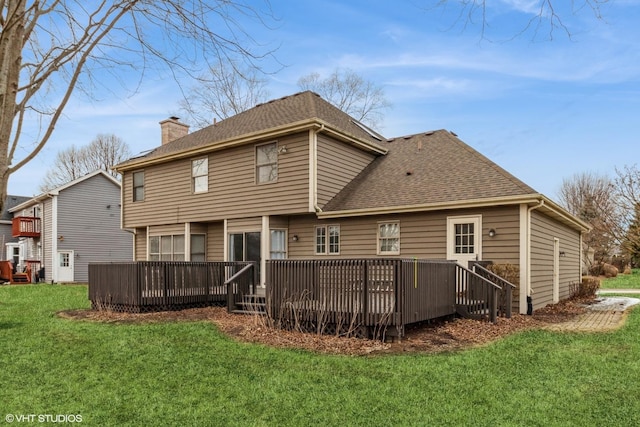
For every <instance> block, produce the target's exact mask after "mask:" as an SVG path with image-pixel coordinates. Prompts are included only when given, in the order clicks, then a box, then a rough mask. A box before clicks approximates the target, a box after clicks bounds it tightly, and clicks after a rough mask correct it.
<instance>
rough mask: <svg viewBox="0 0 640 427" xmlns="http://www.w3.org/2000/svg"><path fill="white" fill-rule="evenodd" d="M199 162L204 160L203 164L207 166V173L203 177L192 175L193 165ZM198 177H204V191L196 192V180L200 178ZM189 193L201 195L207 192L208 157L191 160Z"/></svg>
mask: <svg viewBox="0 0 640 427" xmlns="http://www.w3.org/2000/svg"><path fill="white" fill-rule="evenodd" d="M199 160H204V161H205V164H206V166H207V173H206V174H203V175H194V173H193V166H194V163H195V162H197V161H199ZM200 177H206V178H207V179H206V185H205V188H204V190H199V191H196V178H200ZM191 192H192V193H193V194H202V193H207V192H209V157H199V158H197V159H193V160H191Z"/></svg>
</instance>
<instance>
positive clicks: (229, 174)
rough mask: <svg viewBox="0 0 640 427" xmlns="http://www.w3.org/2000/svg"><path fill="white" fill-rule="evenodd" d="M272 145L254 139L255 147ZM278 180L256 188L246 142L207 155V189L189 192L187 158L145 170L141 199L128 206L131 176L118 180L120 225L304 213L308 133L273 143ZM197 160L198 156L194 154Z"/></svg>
mask: <svg viewBox="0 0 640 427" xmlns="http://www.w3.org/2000/svg"><path fill="white" fill-rule="evenodd" d="M265 142H271V140H266V141H259V142H256V144H261V143H265ZM277 143H278V147H282V146H284V145H286V146H287V151H286V153H282V154H279V155H278V180H277V182H272V183H265V184H256V180H255V146H256V144H246V145H243V146H240V147H235V148H229V149H226V150H221V151H216V152H213V153H211V154H209V156H208V159H209V190H208V191H207V192H206V193H198V194H192V191H191V160H193V159H192V158H188V159H181V160H174V161H171V162H167V163H163V164H159V165H154V166H148V167H146V168H144V173H145V188H144V191H145V197H144V201H141V202H133V201H132V200H133V194H132V191H133V182H132V179H133V178H132V177H133V172H135V171H127V172H126V173H125V174H124V177H123V185H124V191H123V198H124V200H123V203H124V227H128V228H133V227H139V226H145V225H160V224H166V223H185V222H209V221H218V220H222V219H225V218H240V217H246V216H259V215H276V214H282V213H302V212H308V210H309V134H308V132H304V133H298V134H295V135H290V136H287V137H282V138H280V139H278V140H277ZM196 157H202V156H195V157H194V158H196Z"/></svg>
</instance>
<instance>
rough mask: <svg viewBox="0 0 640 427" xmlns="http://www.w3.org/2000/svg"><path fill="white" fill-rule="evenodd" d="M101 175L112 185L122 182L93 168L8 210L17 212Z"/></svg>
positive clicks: (118, 184) (118, 185)
mask: <svg viewBox="0 0 640 427" xmlns="http://www.w3.org/2000/svg"><path fill="white" fill-rule="evenodd" d="M98 175H100V176H103V177H104V178H105V179H106V180H107V181H109V182H111V183H112V184H113V185H115V186H117V187H120V186H121V185H122V184H121V183H120V181H118V180H117V179H115V178H114V177H113V176H111V175H109V174H108V173H107V172H105V171H103V170H102V169H98V170H95V171H93V172H91V173H88V174H86V175H84V176H81V177H80V178H77V179H74V180H73V181H69V182H67V183H66V184H63V185H61V186H59V187H56V188H54V189H52V190H49V191H46V192H44V193H42V194H39V195H38V196H35V197H33V198H29V199H27V200H26V201H24V202H23V203H20V204H19V205H15V206H14V207H12V208H10V209H9V212H17V211H19V210H22V209H24V208H26V207H29V206H30V205H34V204H36V203H40V202H41V201H42V200H44V199H47V198H49V197H51V196H57V195H58V194H60V192H61V191H64V190H66V189H67V188H69V187H73V186H74V185H76V184H79V183H81V182H84V181H87V180H89V179H91V178H93V177H95V176H98Z"/></svg>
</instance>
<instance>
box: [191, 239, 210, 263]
mask: <svg viewBox="0 0 640 427" xmlns="http://www.w3.org/2000/svg"><path fill="white" fill-rule="evenodd" d="M206 260H207V259H206V239H205V235H204V234H192V235H191V261H206Z"/></svg>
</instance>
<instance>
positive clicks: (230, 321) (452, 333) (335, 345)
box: [58, 298, 593, 355]
mask: <svg viewBox="0 0 640 427" xmlns="http://www.w3.org/2000/svg"><path fill="white" fill-rule="evenodd" d="M592 301H593V298H590V299H582V300H567V301H562V302H560V303H559V304H555V305H552V306H547V307H545V308H543V309H540V310H536V311H535V312H534V313H533V315H532V316H526V315H520V314H514V315H513V316H512V318H511V319H505V318H499V319H498V321H497V323H495V324H494V323H490V322H480V321H476V320H470V319H454V320H450V321H444V320H443V321H435V322H431V323H425V324H421V325H414V326H411V327H408V328H407V330H406V331H405V336H404V337H403V338H402V339H401V340H397V339H396V340H395V341H394V342H381V341H375V340H367V339H359V338H345V337H338V336H331V335H316V334H309V333H302V332H295V331H283V330H276V329H273V328H269V327H267V326H266V325H265V319H264V318H263V317H260V316H247V315H240V314H229V313H227V310H226V308H221V307H206V308H193V309H188V310H180V311H164V312H156V313H143V314H132V313H116V312H111V311H97V310H68V311H63V312H60V313H58V314H59V316H61V317H64V318H68V319H75V320H85V321H96V322H104V323H153V322H176V321H177V322H181V321H187V322H193V321H206V322H213V323H214V324H215V325H216V326H217V327H218V328H219V329H220V330H221V331H222V332H223V333H225V334H226V335H228V336H230V337H231V338H233V339H235V340H238V341H241V342H250V343H260V344H264V345H267V346H272V347H280V348H295V349H304V350H308V351H313V352H318V353H325V354H345V355H368V354H403V353H411V352H419V353H442V352H451V351H457V350H462V349H466V348H471V347H475V346H480V345H484V344H487V343H490V342H493V341H495V340H497V339H500V338H502V337H505V336H507V335H509V334H512V333H515V332H519V331H523V330H528V329H534V328H543V327H544V326H545V325H548V324H552V323H559V322H566V321H570V320H572V319H574V318H575V317H576V316H578V315H580V314H582V313H584V312H585V311H586V308H585V306H584V305H585V304H588V303H590V302H592Z"/></svg>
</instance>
